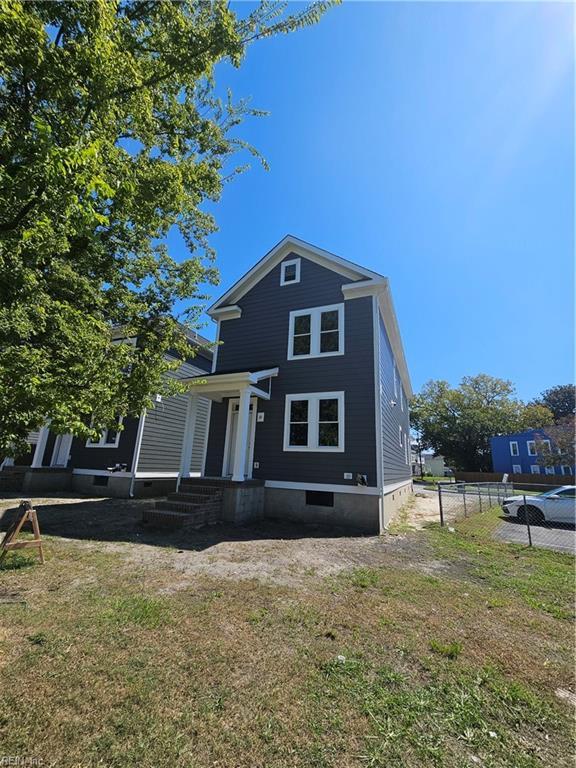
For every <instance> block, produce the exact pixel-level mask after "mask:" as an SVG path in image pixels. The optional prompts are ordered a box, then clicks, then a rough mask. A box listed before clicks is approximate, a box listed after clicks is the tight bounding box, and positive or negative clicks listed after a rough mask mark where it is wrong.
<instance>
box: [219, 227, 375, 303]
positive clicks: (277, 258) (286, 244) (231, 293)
mask: <svg viewBox="0 0 576 768" xmlns="http://www.w3.org/2000/svg"><path fill="white" fill-rule="evenodd" d="M290 253H295V254H297V255H298V256H303V257H304V258H306V259H309V260H310V261H314V262H316V264H320V266H322V267H326V268H327V269H331V270H332V271H333V272H338V273H339V274H341V275H342V276H343V277H346V278H347V279H348V280H382V277H383V276H382V275H379V274H378V273H377V272H372V271H371V270H369V269H365V267H361V266H360V265H359V264H354V263H353V262H351V261H348V260H347V259H343V258H341V257H340V256H336V255H335V254H333V253H330V251H325V250H323V249H322V248H317V247H316V246H315V245H312V244H311V243H307V242H305V241H304V240H300V239H299V238H297V237H294V235H286V237H284V238H282V240H280V242H279V243H277V244H276V245H275V246H274V248H272V250H270V251H268V253H267V254H266V255H265V256H264V257H263V258H262V259H260V261H258V262H257V263H256V264H255V265H254V266H253V267H252V269H250V270H249V271H248V272H246V274H245V275H243V276H242V277H241V278H240V280H238V281H237V282H235V283H234V285H233V286H232V287H231V288H230V289H229V290H228V291H226V293H225V294H224V295H223V296H221V297H220V298H219V299H218V300H217V301H215V302H214V304H212V305H211V306H210V307H209V308H208V310H207V312H208V314H209V315H211V314H212V313H213V311H214V310H215V309H219V308H220V307H223V306H227V305H229V304H234V303H235V302H237V301H238V300H239V299H241V298H242V296H244V295H245V294H246V293H248V291H249V290H250V289H251V288H253V287H254V286H255V285H256V283H258V282H259V281H260V280H261V279H262V278H263V277H264V276H265V275H267V274H268V273H269V272H270V271H271V270H273V269H274V267H275V266H276V265H277V264H279V263H280V262H281V261H282V260H283V259H285V258H286V256H288V254H290Z"/></svg>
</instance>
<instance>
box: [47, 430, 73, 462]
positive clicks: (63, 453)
mask: <svg viewBox="0 0 576 768" xmlns="http://www.w3.org/2000/svg"><path fill="white" fill-rule="evenodd" d="M71 447H72V435H56V440H55V441H54V450H53V451H52V461H51V462H50V466H51V467H67V466H68V456H69V455H70V448H71Z"/></svg>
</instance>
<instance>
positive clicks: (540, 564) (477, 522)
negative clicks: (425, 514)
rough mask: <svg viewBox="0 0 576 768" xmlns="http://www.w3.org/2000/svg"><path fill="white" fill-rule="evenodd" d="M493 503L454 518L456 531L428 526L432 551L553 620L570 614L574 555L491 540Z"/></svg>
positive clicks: (494, 521) (496, 515) (494, 518)
mask: <svg viewBox="0 0 576 768" xmlns="http://www.w3.org/2000/svg"><path fill="white" fill-rule="evenodd" d="M500 514H501V513H500V511H499V510H498V508H494V509H492V510H490V511H488V512H485V513H483V514H477V515H473V516H471V517H469V518H468V519H466V520H461V521H458V523H457V524H456V531H455V532H454V533H452V532H450V531H449V530H448V528H447V527H444V528H442V527H440V526H439V525H432V526H430V527H429V529H428V531H427V532H428V535H429V536H430V539H431V541H432V543H433V546H434V549H435V551H436V554H437V555H438V556H440V557H442V558H444V559H449V560H450V561H451V562H453V563H461V564H463V565H465V566H466V567H467V569H468V570H469V572H470V573H471V574H472V575H473V576H474V577H475V578H476V579H480V580H482V581H484V582H485V583H486V584H488V585H489V586H491V587H493V588H494V589H497V590H498V591H499V592H501V593H503V594H507V595H511V594H513V595H515V596H517V597H519V598H520V599H521V600H523V601H524V602H525V603H526V604H527V605H529V606H531V607H532V608H536V609H538V610H542V611H545V612H546V613H549V614H551V615H552V616H554V617H556V618H558V619H566V620H569V619H572V618H573V617H574V558H573V557H572V556H571V555H568V554H561V553H557V552H552V551H550V550H546V549H540V548H537V547H525V546H522V545H519V544H506V543H501V542H498V541H494V540H493V539H492V538H491V533H492V531H493V530H494V529H495V528H496V527H497V526H498V525H499V524H500V517H499V515H500Z"/></svg>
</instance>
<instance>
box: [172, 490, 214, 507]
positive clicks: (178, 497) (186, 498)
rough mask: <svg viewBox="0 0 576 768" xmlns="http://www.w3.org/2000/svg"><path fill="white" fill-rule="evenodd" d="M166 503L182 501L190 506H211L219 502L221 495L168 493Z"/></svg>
mask: <svg viewBox="0 0 576 768" xmlns="http://www.w3.org/2000/svg"><path fill="white" fill-rule="evenodd" d="M167 498H168V501H182V502H186V503H192V504H211V503H212V502H214V501H218V502H219V501H221V500H222V494H221V493H220V494H217V493H180V492H177V493H169V494H168V497H167Z"/></svg>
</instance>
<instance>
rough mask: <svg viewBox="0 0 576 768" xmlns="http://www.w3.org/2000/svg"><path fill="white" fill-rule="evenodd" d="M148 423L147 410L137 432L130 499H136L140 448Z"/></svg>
mask: <svg viewBox="0 0 576 768" xmlns="http://www.w3.org/2000/svg"><path fill="white" fill-rule="evenodd" d="M145 421H146V408H144V410H143V411H142V413H141V415H140V421H139V422H138V431H137V432H136V444H135V446H134V457H133V458H132V470H131V472H132V477H131V478H130V490H129V491H128V497H129V498H130V499H133V498H134V483H135V481H136V470H137V469H138V462H139V461H140V448H141V447H142V437H143V435H144V422H145Z"/></svg>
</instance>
